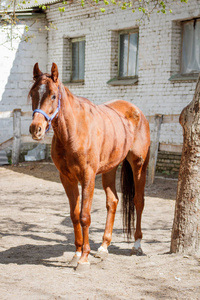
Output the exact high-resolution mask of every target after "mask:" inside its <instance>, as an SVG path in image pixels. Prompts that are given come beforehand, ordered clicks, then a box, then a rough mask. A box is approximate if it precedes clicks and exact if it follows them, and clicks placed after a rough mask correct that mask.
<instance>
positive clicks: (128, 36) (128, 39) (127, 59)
mask: <svg viewBox="0 0 200 300" xmlns="http://www.w3.org/2000/svg"><path fill="white" fill-rule="evenodd" d="M129 45H130V34H128V57H127V66H126V67H127V70H126V72H127V76H128V75H129V74H128V64H129Z"/></svg>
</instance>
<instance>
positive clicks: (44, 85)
mask: <svg viewBox="0 0 200 300" xmlns="http://www.w3.org/2000/svg"><path fill="white" fill-rule="evenodd" d="M45 93H46V84H42V85H41V86H40V87H39V89H38V94H39V103H38V106H40V103H41V101H42V97H43V96H44V94H45Z"/></svg>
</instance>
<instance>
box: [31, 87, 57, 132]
mask: <svg viewBox="0 0 200 300" xmlns="http://www.w3.org/2000/svg"><path fill="white" fill-rule="evenodd" d="M60 100H61V93H60V89H59V87H58V106H57V108H56V110H55V111H54V113H53V115H52V116H51V117H49V116H48V115H47V114H46V113H45V112H44V111H43V110H42V109H38V108H37V109H35V110H34V111H33V114H32V117H33V116H34V114H35V113H36V112H37V113H39V114H42V115H43V116H44V117H45V118H46V119H47V123H48V125H49V127H48V128H47V129H46V131H45V132H48V131H49V129H50V128H51V122H52V121H53V119H54V118H55V116H56V115H57V113H58V112H59V110H60Z"/></svg>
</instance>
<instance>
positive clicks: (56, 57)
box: [0, 0, 200, 152]
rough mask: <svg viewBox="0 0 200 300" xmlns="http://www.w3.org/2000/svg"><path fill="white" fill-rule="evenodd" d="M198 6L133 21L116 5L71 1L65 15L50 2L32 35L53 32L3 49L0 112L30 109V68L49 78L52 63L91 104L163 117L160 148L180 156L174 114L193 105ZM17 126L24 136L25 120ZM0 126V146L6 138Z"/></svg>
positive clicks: (198, 60) (198, 61)
mask: <svg viewBox="0 0 200 300" xmlns="http://www.w3.org/2000/svg"><path fill="white" fill-rule="evenodd" d="M199 4H200V1H194V0H192V1H190V3H188V4H185V3H181V2H180V3H174V4H173V6H172V11H173V12H172V13H171V14H170V13H167V14H166V15H163V14H161V13H157V12H155V13H153V14H152V15H151V18H150V20H149V21H148V20H145V21H144V22H142V23H138V21H137V20H138V19H139V18H140V16H141V15H140V12H139V11H136V12H135V13H133V12H132V10H128V9H127V10H121V9H119V8H118V7H115V6H114V5H111V6H107V7H106V11H105V12H104V13H102V12H101V11H100V10H99V8H96V7H91V6H89V5H85V7H84V8H82V7H81V5H80V3H76V2H73V1H72V2H71V3H68V4H67V5H66V6H65V12H59V7H60V6H61V4H60V3H55V4H53V3H51V5H50V9H47V10H46V11H45V12H44V13H43V14H44V18H40V19H38V22H37V23H35V25H34V26H33V27H32V29H31V30H32V31H38V28H40V27H44V25H45V24H46V25H48V26H49V25H50V24H51V23H53V24H54V25H56V26H57V30H49V31H44V30H42V32H40V34H36V38H35V39H33V40H32V43H31V44H29V43H19V44H18V45H17V47H18V48H17V51H16V52H15V53H13V52H12V55H8V54H7V53H6V51H5V54H4V56H3V57H2V55H1V56H0V60H1V61H2V62H4V69H5V71H6V74H7V75H6V76H5V75H3V80H2V79H1V86H0V88H1V91H0V95H1V99H0V110H11V109H13V108H16V107H21V108H23V110H24V109H26V110H30V109H31V108H30V106H29V105H28V104H27V99H26V95H27V93H28V90H29V88H30V84H31V79H32V67H33V64H34V63H35V62H39V65H40V68H41V70H43V71H48V72H49V71H50V68H51V64H52V62H55V63H57V65H58V68H59V72H60V79H61V80H62V82H63V83H65V84H66V85H67V86H68V87H69V89H70V90H71V91H72V92H73V93H75V94H76V95H81V96H84V97H87V98H88V99H90V100H91V101H93V102H94V103H95V104H99V103H102V102H104V101H108V100H111V99H119V98H120V99H125V100H127V101H130V102H133V103H134V104H135V105H137V106H138V107H139V108H140V109H141V110H142V111H143V112H144V114H145V115H147V116H154V115H155V114H162V115H167V116H168V120H169V121H168V122H163V124H162V126H161V132H160V149H161V150H163V151H167V152H180V149H181V144H182V128H181V126H180V125H179V123H178V122H177V120H178V115H179V114H180V112H181V111H182V109H183V108H184V107H185V106H186V105H187V104H188V103H189V102H190V101H191V100H192V97H193V94H194V90H195V85H196V79H197V75H198V73H199V70H200V56H199V52H200V19H199V18H200V5H199ZM62 6H63V5H62ZM33 17H36V16H35V15H34V16H32V18H33ZM27 20H28V22H32V20H31V19H30V20H29V19H26V22H27ZM1 35H2V33H1ZM1 35H0V36H1ZM9 53H11V52H9ZM7 61H8V63H7ZM1 76H2V72H1ZM2 82H3V83H2ZM174 115H175V116H174ZM170 116H171V120H174V118H175V119H176V122H174V121H170ZM22 126H23V130H24V132H27V122H24V123H23V124H22ZM152 127H153V123H151V129H152ZM0 128H1V129H0V141H2V140H5V134H4V130H3V129H2V128H3V127H2V126H1V127H0ZM9 134H10V133H9Z"/></svg>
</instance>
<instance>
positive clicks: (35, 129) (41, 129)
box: [29, 121, 47, 141]
mask: <svg viewBox="0 0 200 300" xmlns="http://www.w3.org/2000/svg"><path fill="white" fill-rule="evenodd" d="M44 123H45V124H44ZM44 123H38V122H34V121H33V122H32V123H31V125H30V127H29V132H30V134H31V135H32V139H33V140H37V141H39V140H42V139H43V138H44V136H45V130H46V125H47V122H44Z"/></svg>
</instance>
